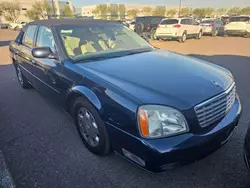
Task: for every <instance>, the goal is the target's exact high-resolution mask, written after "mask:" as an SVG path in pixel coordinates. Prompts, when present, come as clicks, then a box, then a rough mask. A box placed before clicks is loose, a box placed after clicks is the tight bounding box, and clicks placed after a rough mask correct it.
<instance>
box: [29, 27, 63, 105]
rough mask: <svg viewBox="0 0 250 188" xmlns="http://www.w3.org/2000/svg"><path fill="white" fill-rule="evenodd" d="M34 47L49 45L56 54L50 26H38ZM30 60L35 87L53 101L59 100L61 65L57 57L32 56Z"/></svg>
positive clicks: (60, 97)
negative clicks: (32, 66)
mask: <svg viewBox="0 0 250 188" xmlns="http://www.w3.org/2000/svg"><path fill="white" fill-rule="evenodd" d="M35 47H50V49H51V51H52V52H53V53H55V54H57V51H56V45H55V40H54V37H53V34H52V32H51V29H50V28H47V27H44V26H40V27H39V29H38V32H37V40H36V43H35ZM32 62H33V65H34V67H35V69H34V75H35V77H36V87H37V89H38V90H39V91H40V92H41V93H43V94H44V95H46V96H47V97H49V98H51V99H52V100H53V101H55V102H61V101H62V96H61V94H60V93H61V90H60V83H61V79H60V75H61V71H62V65H61V63H60V61H59V60H57V59H49V58H35V57H32Z"/></svg>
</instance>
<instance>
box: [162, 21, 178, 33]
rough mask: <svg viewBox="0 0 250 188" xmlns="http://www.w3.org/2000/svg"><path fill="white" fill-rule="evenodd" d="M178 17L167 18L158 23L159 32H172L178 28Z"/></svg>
mask: <svg viewBox="0 0 250 188" xmlns="http://www.w3.org/2000/svg"><path fill="white" fill-rule="evenodd" d="M178 23H179V20H178V19H165V20H162V22H161V23H160V24H159V25H158V28H157V34H159V35H160V34H172V33H175V32H176V29H178V26H177V25H178Z"/></svg>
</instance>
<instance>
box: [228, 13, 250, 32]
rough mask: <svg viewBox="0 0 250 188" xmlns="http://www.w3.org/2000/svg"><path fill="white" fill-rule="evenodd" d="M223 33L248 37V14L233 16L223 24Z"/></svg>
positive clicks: (249, 30)
mask: <svg viewBox="0 0 250 188" xmlns="http://www.w3.org/2000/svg"><path fill="white" fill-rule="evenodd" d="M224 35H225V36H228V35H239V36H244V37H250V16H234V17H231V18H230V22H229V24H227V25H226V26H225V31H224Z"/></svg>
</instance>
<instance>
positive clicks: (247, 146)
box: [244, 124, 250, 172]
mask: <svg viewBox="0 0 250 188" xmlns="http://www.w3.org/2000/svg"><path fill="white" fill-rule="evenodd" d="M244 160H245V164H246V166H247V169H248V170H249V172H250V124H249V125H248V130H247V134H246V137H245V143H244Z"/></svg>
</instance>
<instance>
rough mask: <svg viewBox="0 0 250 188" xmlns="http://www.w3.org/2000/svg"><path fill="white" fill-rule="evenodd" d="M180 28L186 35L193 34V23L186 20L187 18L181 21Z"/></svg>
mask: <svg viewBox="0 0 250 188" xmlns="http://www.w3.org/2000/svg"><path fill="white" fill-rule="evenodd" d="M181 25H182V26H181V27H182V30H183V32H184V31H187V35H189V36H190V35H192V34H193V32H194V31H193V27H192V26H193V23H192V20H191V19H188V18H184V19H182V20H181Z"/></svg>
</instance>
